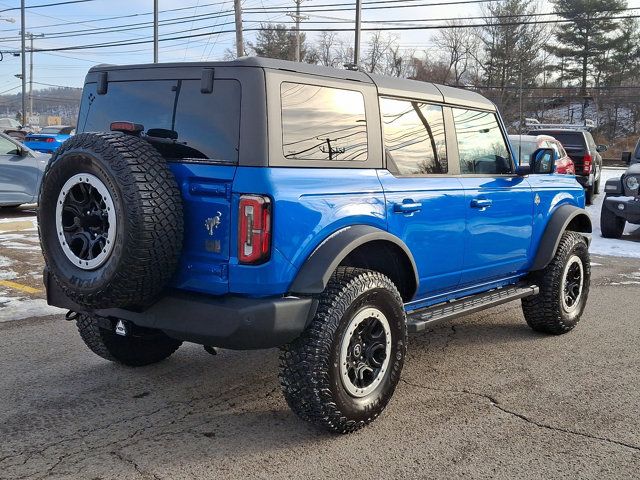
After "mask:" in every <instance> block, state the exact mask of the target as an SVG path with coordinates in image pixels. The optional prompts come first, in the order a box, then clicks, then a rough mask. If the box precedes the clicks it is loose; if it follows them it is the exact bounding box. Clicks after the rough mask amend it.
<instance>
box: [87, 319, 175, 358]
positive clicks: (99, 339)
mask: <svg viewBox="0 0 640 480" xmlns="http://www.w3.org/2000/svg"><path fill="white" fill-rule="evenodd" d="M76 323H77V326H78V331H79V332H80V337H82V340H83V341H84V343H85V344H86V345H87V347H89V348H90V349H91V351H92V352H93V353H95V354H96V355H98V356H100V357H102V358H104V359H105V360H109V361H111V362H116V363H121V364H123V365H127V366H129V367H142V366H145V365H151V364H153V363H158V362H160V361H162V360H164V359H166V358H168V357H170V356H171V354H173V353H174V352H175V351H176V350H177V349H178V348H179V347H180V345H182V342H181V341H179V340H175V339H173V338H171V337H168V336H167V335H165V334H164V333H163V332H161V331H160V330H153V329H148V328H145V329H143V328H139V327H138V328H135V329H132V330H131V331H129V332H127V333H128V335H127V336H125V337H123V336H121V335H118V334H116V333H115V331H114V329H106V328H103V327H102V326H101V322H99V321H98V319H97V318H96V317H93V316H91V315H86V314H80V315H78V318H77V320H76Z"/></svg>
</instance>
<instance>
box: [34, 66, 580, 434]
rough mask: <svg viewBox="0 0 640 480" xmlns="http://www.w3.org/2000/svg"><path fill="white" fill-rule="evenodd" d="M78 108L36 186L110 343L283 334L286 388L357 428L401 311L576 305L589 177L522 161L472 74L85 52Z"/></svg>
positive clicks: (385, 369) (153, 357)
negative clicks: (89, 55) (97, 61)
mask: <svg viewBox="0 0 640 480" xmlns="http://www.w3.org/2000/svg"><path fill="white" fill-rule="evenodd" d="M77 125H78V132H79V133H78V134H77V135H76V136H74V137H72V138H71V139H69V140H67V141H66V142H65V143H64V144H63V145H62V146H61V147H60V148H59V149H58V150H57V151H56V153H55V154H54V157H53V159H52V161H51V163H50V165H49V168H48V169H47V172H46V174H45V178H44V181H43V187H42V189H41V194H40V199H41V203H40V209H39V211H38V221H39V231H40V240H41V243H42V247H43V252H44V256H45V260H46V265H47V268H46V271H45V283H46V287H47V298H48V301H49V303H50V304H52V305H57V306H60V307H64V308H67V309H69V310H70V313H69V315H68V318H69V319H73V320H75V321H76V323H77V326H78V329H79V331H80V335H81V336H82V338H83V340H84V341H85V343H86V344H87V346H88V347H89V348H90V349H91V350H93V351H94V352H95V353H96V354H98V355H100V356H102V357H103V358H106V359H108V360H111V361H116V362H120V363H122V364H125V365H129V366H140V365H148V364H151V363H154V362H158V361H160V360H163V359H165V358H167V357H169V356H170V355H171V354H172V353H173V352H174V351H175V350H177V349H178V347H179V346H180V344H181V343H182V342H183V341H189V342H195V343H199V344H201V345H205V346H206V347H207V349H208V351H212V350H211V347H223V348H233V349H259V348H272V347H280V349H281V350H280V383H281V385H282V390H283V393H284V396H285V398H286V400H287V402H288V403H289V405H290V406H291V408H292V409H293V410H294V411H295V412H296V413H297V414H298V415H299V416H300V417H302V418H303V419H305V420H309V421H311V422H313V423H316V424H319V425H322V426H323V427H325V428H328V429H330V430H332V431H337V432H351V431H354V430H357V429H358V428H360V427H362V426H364V425H366V424H368V423H370V422H371V421H373V420H374V419H375V418H376V417H377V416H378V415H379V414H380V413H381V412H382V411H383V409H384V408H385V406H386V405H387V403H388V402H389V400H390V399H391V396H392V395H393V392H394V389H395V387H396V385H397V383H398V381H399V378H400V373H401V371H402V366H403V363H404V359H405V356H406V349H407V332H418V331H426V330H427V329H429V328H430V326H431V325H433V323H434V322H437V321H441V320H445V319H449V318H452V317H455V316H457V315H462V314H465V313H470V312H474V311H478V310H480V309H485V308H488V307H490V306H494V305H498V304H501V303H504V302H508V301H513V300H521V301H522V308H523V312H524V318H525V319H526V321H527V323H528V324H529V325H530V326H531V327H532V328H533V329H534V330H536V331H539V332H544V333H549V334H562V333H566V332H568V331H570V330H571V329H573V328H574V327H575V326H576V324H577V323H578V321H579V319H580V316H581V314H582V312H583V310H584V308H585V304H586V302H587V297H588V293H589V279H590V262H589V252H588V245H589V234H590V232H591V221H590V219H589V217H588V215H587V214H586V213H585V210H584V191H583V189H582V187H581V186H580V185H579V184H578V183H577V182H576V180H575V178H574V177H573V176H569V175H556V174H555V172H554V155H555V153H554V151H553V150H552V149H548V148H542V149H538V150H536V151H535V152H533V153H532V154H531V160H530V165H527V166H518V165H516V164H515V162H514V160H513V159H514V156H513V152H512V151H511V147H510V145H509V142H508V139H507V136H506V131H505V128H504V125H503V123H502V120H501V118H500V115H499V113H498V112H497V111H496V107H495V105H494V104H493V103H492V102H490V101H488V100H487V99H486V98H484V97H482V96H481V95H478V94H476V93H473V92H469V91H466V90H459V89H455V88H451V87H445V86H441V85H434V84H431V83H424V82H416V81H411V80H403V79H396V78H388V77H380V76H374V75H367V74H366V73H364V72H354V71H346V70H337V69H332V68H326V67H318V66H311V65H306V64H302V63H292V62H284V61H277V60H267V59H259V58H246V59H240V60H237V61H233V62H219V63H191V64H160V65H137V66H124V67H116V66H99V67H95V68H93V69H91V71H90V72H89V74H88V75H87V78H86V82H85V85H84V93H83V97H82V105H81V108H80V114H79V119H78V123H77ZM203 381H206V379H205V380H203Z"/></svg>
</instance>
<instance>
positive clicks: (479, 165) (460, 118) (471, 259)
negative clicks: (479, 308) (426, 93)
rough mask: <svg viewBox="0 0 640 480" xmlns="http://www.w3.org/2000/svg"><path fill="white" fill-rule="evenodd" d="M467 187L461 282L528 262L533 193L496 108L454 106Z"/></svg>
mask: <svg viewBox="0 0 640 480" xmlns="http://www.w3.org/2000/svg"><path fill="white" fill-rule="evenodd" d="M452 111H453V118H454V124H455V130H456V137H457V144H458V145H457V146H458V156H459V159H460V173H461V176H460V180H461V182H462V185H463V187H464V191H465V206H466V220H467V225H466V231H465V257H464V268H463V271H462V278H461V280H460V283H461V286H465V285H475V284H480V283H484V282H491V281H493V280H498V279H501V278H505V277H508V276H510V275H512V274H516V273H518V272H521V271H522V270H523V269H524V268H525V266H526V265H527V262H528V259H529V255H530V249H531V235H532V228H533V203H534V195H533V192H532V189H531V186H530V185H529V182H528V181H527V180H526V178H524V177H520V176H517V175H515V174H514V164H513V162H512V160H511V155H510V152H509V149H508V147H507V143H506V141H505V136H504V135H503V132H502V130H501V128H500V124H499V123H498V120H497V117H496V115H495V114H494V113H493V112H479V111H474V110H467V109H462V108H454V109H452Z"/></svg>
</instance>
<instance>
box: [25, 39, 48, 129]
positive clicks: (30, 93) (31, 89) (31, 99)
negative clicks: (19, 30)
mask: <svg viewBox="0 0 640 480" xmlns="http://www.w3.org/2000/svg"><path fill="white" fill-rule="evenodd" d="M26 35H27V36H28V37H29V40H30V41H31V48H30V49H29V114H28V115H27V119H29V118H31V116H32V115H33V39H34V37H38V38H42V37H44V34H43V33H40V34H38V35H34V34H33V33H27V34H26Z"/></svg>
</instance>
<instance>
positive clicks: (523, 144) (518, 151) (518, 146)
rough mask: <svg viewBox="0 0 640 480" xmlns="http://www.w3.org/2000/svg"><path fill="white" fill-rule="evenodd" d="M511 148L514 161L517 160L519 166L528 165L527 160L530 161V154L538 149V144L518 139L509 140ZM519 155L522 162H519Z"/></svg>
mask: <svg viewBox="0 0 640 480" xmlns="http://www.w3.org/2000/svg"><path fill="white" fill-rule="evenodd" d="M511 146H513V154H514V155H515V157H516V160H518V162H519V163H520V164H521V165H528V164H529V160H530V159H531V154H533V152H535V150H536V149H537V148H538V144H537V143H536V142H532V141H531V140H520V139H513V140H511ZM521 155H522V160H520V156H521Z"/></svg>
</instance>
